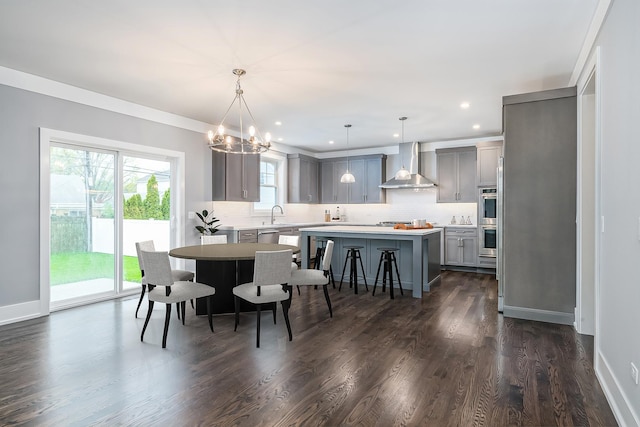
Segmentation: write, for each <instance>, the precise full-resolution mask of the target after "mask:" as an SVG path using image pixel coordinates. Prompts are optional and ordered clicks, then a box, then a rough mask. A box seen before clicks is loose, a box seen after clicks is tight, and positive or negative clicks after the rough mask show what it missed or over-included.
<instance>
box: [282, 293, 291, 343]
mask: <svg viewBox="0 0 640 427" xmlns="http://www.w3.org/2000/svg"><path fill="white" fill-rule="evenodd" d="M290 306H291V302H290V301H289V300H283V301H282V314H284V323H286V324H287V332H289V341H291V340H293V335H292V334H291V323H290V322H289V307H290Z"/></svg>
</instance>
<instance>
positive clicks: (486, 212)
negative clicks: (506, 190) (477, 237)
mask: <svg viewBox="0 0 640 427" xmlns="http://www.w3.org/2000/svg"><path fill="white" fill-rule="evenodd" d="M478 213H479V216H478V224H481V225H482V224H492V225H495V224H496V222H497V216H498V215H497V214H498V190H497V189H496V187H490V188H481V189H480V198H479V199H478Z"/></svg>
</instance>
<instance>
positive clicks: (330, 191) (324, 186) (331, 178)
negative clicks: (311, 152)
mask: <svg viewBox="0 0 640 427" xmlns="http://www.w3.org/2000/svg"><path fill="white" fill-rule="evenodd" d="M346 170H347V160H346V159H345V160H336V159H331V160H325V161H322V162H321V163H320V201H321V203H343V204H344V203H348V201H349V185H352V184H343V183H341V182H340V177H341V176H342V174H343V173H345V172H346Z"/></svg>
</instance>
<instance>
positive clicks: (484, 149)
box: [476, 141, 502, 187]
mask: <svg viewBox="0 0 640 427" xmlns="http://www.w3.org/2000/svg"><path fill="white" fill-rule="evenodd" d="M476 147H477V150H478V151H477V156H478V162H477V163H478V168H477V181H478V182H477V184H478V187H495V186H497V185H498V159H499V158H500V156H501V155H502V141H491V142H481V143H479V144H478V145H477V146H476Z"/></svg>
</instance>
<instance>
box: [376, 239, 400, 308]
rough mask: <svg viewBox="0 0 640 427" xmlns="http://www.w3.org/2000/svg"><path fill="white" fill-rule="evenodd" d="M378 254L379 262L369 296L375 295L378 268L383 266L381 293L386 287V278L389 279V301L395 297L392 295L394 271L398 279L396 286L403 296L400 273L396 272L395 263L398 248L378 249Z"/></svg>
mask: <svg viewBox="0 0 640 427" xmlns="http://www.w3.org/2000/svg"><path fill="white" fill-rule="evenodd" d="M378 250H379V251H381V252H380V261H379V262H378V271H376V281H375V283H374V284H373V292H372V293H371V295H372V296H373V295H375V294H376V287H377V286H378V277H379V276H380V267H381V266H384V269H383V271H382V292H385V290H386V287H387V278H388V279H389V296H390V297H391V299H394V298H395V296H394V294H393V270H392V268H393V267H395V269H396V277H397V278H398V285H399V286H400V294H401V295H404V292H403V291H402V282H400V273H399V272H398V263H397V261H396V253H395V251H397V250H398V248H378Z"/></svg>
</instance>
